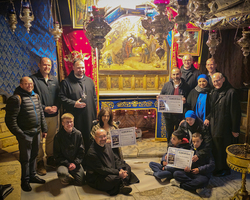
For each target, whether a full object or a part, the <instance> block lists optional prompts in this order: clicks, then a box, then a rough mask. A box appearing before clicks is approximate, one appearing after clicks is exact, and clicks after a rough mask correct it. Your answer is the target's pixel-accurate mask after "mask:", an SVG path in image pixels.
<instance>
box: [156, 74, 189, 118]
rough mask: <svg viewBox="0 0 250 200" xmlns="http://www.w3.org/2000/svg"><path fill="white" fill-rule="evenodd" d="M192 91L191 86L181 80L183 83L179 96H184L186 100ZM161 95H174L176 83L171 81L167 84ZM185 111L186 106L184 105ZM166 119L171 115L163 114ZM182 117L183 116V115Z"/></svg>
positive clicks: (180, 86)
mask: <svg viewBox="0 0 250 200" xmlns="http://www.w3.org/2000/svg"><path fill="white" fill-rule="evenodd" d="M189 91H190V87H189V85H188V84H187V83H186V82H185V80H184V79H183V78H181V83H180V85H179V95H183V96H184V97H185V98H186V99H187V96H188V93H189ZM160 94H161V95H173V94H174V82H173V80H170V81H169V82H167V83H165V84H164V86H163V88H162V90H161V93H160ZM183 107H184V108H183V109H185V107H186V104H184V105H183ZM163 115H164V117H165V118H170V117H171V114H170V113H163ZM181 115H182V114H181Z"/></svg>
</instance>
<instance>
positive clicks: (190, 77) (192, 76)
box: [181, 54, 201, 90]
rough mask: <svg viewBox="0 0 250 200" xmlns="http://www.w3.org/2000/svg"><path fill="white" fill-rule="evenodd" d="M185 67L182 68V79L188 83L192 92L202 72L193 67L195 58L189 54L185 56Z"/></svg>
mask: <svg viewBox="0 0 250 200" xmlns="http://www.w3.org/2000/svg"><path fill="white" fill-rule="evenodd" d="M182 61H183V65H182V66H181V73H182V75H181V77H182V78H183V79H184V80H185V81H186V82H187V84H188V85H189V87H190V90H192V89H193V88H195V86H196V85H197V78H198V76H199V75H200V74H201V72H200V71H199V70H198V69H196V68H195V67H194V65H193V57H192V56H191V55H189V54H187V55H184V56H183V59H182Z"/></svg>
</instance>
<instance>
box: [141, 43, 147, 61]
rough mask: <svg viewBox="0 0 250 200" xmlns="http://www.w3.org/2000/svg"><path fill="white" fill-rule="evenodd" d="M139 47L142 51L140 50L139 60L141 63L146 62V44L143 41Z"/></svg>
mask: <svg viewBox="0 0 250 200" xmlns="http://www.w3.org/2000/svg"><path fill="white" fill-rule="evenodd" d="M141 48H142V52H141V62H143V63H148V60H149V50H148V47H147V45H146V44H145V43H144V44H142V46H141Z"/></svg>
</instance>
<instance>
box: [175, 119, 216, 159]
mask: <svg viewBox="0 0 250 200" xmlns="http://www.w3.org/2000/svg"><path fill="white" fill-rule="evenodd" d="M178 130H181V131H184V132H185V133H186V134H187V136H186V137H187V138H188V139H189V141H190V144H191V143H192V141H191V139H192V138H191V137H192V134H194V133H195V132H198V133H200V134H201V135H202V137H203V142H204V144H205V146H204V148H203V150H201V151H199V152H198V153H197V156H198V157H199V158H201V157H204V156H206V154H208V152H210V151H211V148H212V138H211V134H210V132H209V130H208V128H207V127H206V126H205V125H204V124H203V121H202V120H201V119H200V118H198V117H197V118H196V119H195V122H194V124H193V126H190V125H189V124H188V123H187V122H186V121H184V122H182V123H181V125H180V126H179V127H178Z"/></svg>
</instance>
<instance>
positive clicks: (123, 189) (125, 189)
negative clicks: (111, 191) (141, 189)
mask: <svg viewBox="0 0 250 200" xmlns="http://www.w3.org/2000/svg"><path fill="white" fill-rule="evenodd" d="M130 192H132V188H131V187H129V186H123V187H121V188H120V191H119V193H120V194H124V195H128V194H129V193H130Z"/></svg>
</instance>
